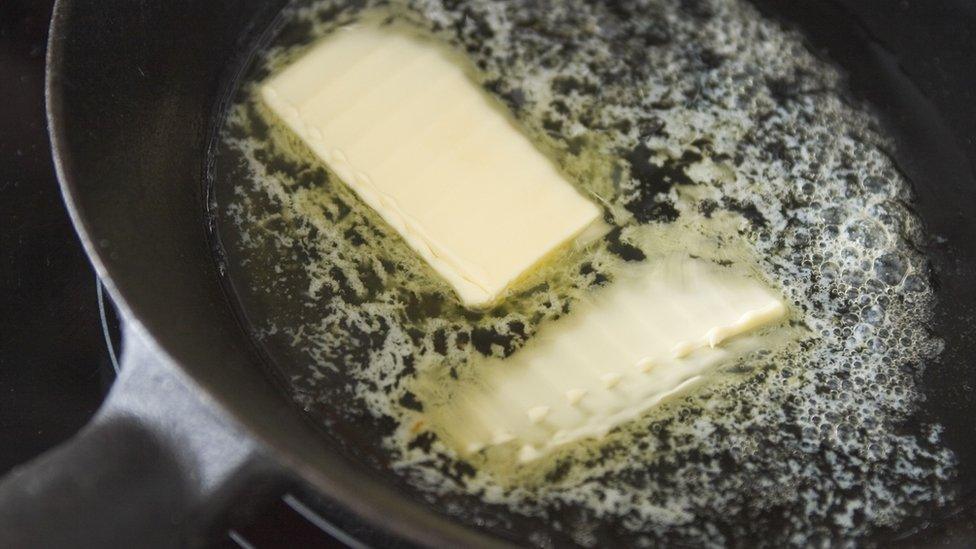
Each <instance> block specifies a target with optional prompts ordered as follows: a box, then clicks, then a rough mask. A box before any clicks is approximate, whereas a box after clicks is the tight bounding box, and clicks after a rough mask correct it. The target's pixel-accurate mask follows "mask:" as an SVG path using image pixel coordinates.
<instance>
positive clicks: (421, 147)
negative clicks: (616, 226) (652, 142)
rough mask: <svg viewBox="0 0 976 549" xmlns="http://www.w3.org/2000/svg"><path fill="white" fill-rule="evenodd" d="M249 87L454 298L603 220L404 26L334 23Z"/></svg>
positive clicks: (455, 66) (454, 66) (503, 280)
mask: <svg viewBox="0 0 976 549" xmlns="http://www.w3.org/2000/svg"><path fill="white" fill-rule="evenodd" d="M261 96H262V98H263V100H264V101H265V103H266V104H267V105H268V107H269V108H270V109H271V110H272V111H273V112H274V113H275V114H276V115H277V116H278V117H280V118H281V120H283V121H284V122H285V124H287V125H288V127H289V128H291V129H292V130H293V131H294V132H295V133H296V134H297V135H298V136H299V137H301V139H302V140H303V141H304V142H305V143H306V144H307V145H308V147H309V148H310V149H311V150H312V151H313V152H314V153H315V154H316V155H317V156H318V157H319V158H321V159H322V160H323V161H324V162H325V163H326V164H327V165H328V166H329V168H330V169H331V170H332V171H333V172H334V173H336V174H337V175H338V176H339V177H340V178H341V179H342V180H343V182H345V184H347V185H348V186H349V187H351V188H352V189H353V190H354V191H355V192H356V194H357V195H359V196H360V197H361V198H362V200H363V201H364V202H366V203H367V204H368V205H369V206H371V207H372V208H373V209H374V210H376V212H378V213H379V215H380V216H381V217H382V218H383V219H384V220H385V221H386V222H387V223H389V224H390V225H391V226H392V227H393V228H394V229H395V230H396V231H397V232H398V233H399V234H400V236H402V237H403V239H404V240H405V241H406V242H407V243H408V244H409V245H410V246H411V247H412V248H413V249H414V250H415V251H416V252H417V253H418V254H420V256H421V257H423V258H424V259H425V260H426V261H427V262H428V263H429V264H430V265H431V266H432V267H433V268H434V269H435V270H436V271H437V272H438V273H439V274H440V275H441V276H442V277H444V279H446V280H447V281H448V282H449V283H450V285H451V286H452V287H453V288H454V289H455V291H456V292H457V295H458V296H459V297H460V299H461V302H462V303H463V304H465V305H466V306H469V307H484V306H486V305H490V304H491V303H493V302H495V301H496V300H497V299H498V298H499V297H500V296H501V295H502V294H503V293H504V292H505V290H506V289H508V288H509V287H510V286H511V285H512V283H513V282H515V281H516V280H517V279H519V278H520V277H522V276H523V275H524V274H525V273H526V272H527V271H529V270H530V269H531V268H532V267H533V266H535V265H536V264H538V263H539V262H540V261H541V260H542V259H543V258H544V257H546V256H547V255H549V254H550V253H552V252H553V251H554V250H556V249H558V248H560V247H561V246H563V245H564V244H566V243H567V242H570V241H572V240H574V239H575V238H577V237H578V236H580V235H581V234H586V235H590V236H592V235H593V234H594V231H593V227H597V226H599V225H602V223H601V222H600V221H599V220H600V215H601V212H600V210H599V208H598V207H597V206H596V205H595V204H594V203H593V202H591V201H590V200H588V199H586V198H584V197H583V196H582V195H581V194H580V193H579V192H578V191H577V190H576V189H575V188H574V187H573V186H572V185H571V184H570V183H568V182H567V181H566V179H565V178H564V177H563V176H562V174H560V173H559V171H558V170H557V169H556V167H555V165H554V164H553V163H552V161H551V160H549V159H548V158H546V156H545V155H543V154H542V153H541V152H540V151H539V150H538V149H537V148H536V147H535V146H534V145H533V144H532V142H531V141H530V140H529V139H528V138H527V137H526V136H525V135H524V134H523V133H522V132H521V131H519V129H518V128H517V127H516V126H515V125H514V124H513V122H512V120H511V118H510V117H509V116H508V115H507V114H506V113H505V112H504V111H503V110H502V109H500V108H499V106H498V105H496V104H494V102H493V101H492V100H491V99H490V98H489V97H488V96H487V95H486V94H485V93H484V92H482V91H481V90H480V89H479V88H478V86H477V85H476V84H475V83H474V82H473V81H472V79H471V78H470V77H469V76H468V74H467V73H466V72H465V68H464V67H463V65H462V64H461V63H459V62H458V59H456V58H455V57H454V56H453V55H452V54H451V53H450V51H449V50H447V49H446V48H445V47H443V46H440V45H437V44H435V43H433V42H431V41H427V40H425V39H422V38H420V37H418V36H415V35H412V34H409V33H408V32H405V31H403V30H398V29H396V28H392V27H381V26H372V25H360V26H353V27H348V28H344V29H341V30H339V31H337V32H336V33H334V34H333V35H332V36H329V37H327V38H325V39H324V40H322V42H320V43H319V44H317V45H315V46H313V47H312V48H311V50H310V51H309V52H307V53H306V54H305V55H304V56H302V57H301V58H300V59H298V60H297V61H296V62H294V63H293V64H291V65H290V66H288V67H286V68H285V69H284V70H282V71H281V72H279V73H278V74H276V75H274V76H272V77H271V78H270V79H269V80H267V81H266V82H264V83H263V85H262V86H261ZM588 228H589V229H590V230H587V229H588ZM596 234H599V231H596Z"/></svg>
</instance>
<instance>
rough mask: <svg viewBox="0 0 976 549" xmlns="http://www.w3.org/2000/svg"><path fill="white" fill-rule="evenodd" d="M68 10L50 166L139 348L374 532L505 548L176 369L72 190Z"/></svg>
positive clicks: (68, 2) (55, 24)
mask: <svg viewBox="0 0 976 549" xmlns="http://www.w3.org/2000/svg"><path fill="white" fill-rule="evenodd" d="M73 6H74V2H73V0H56V1H55V3H54V7H53V11H52V15H51V21H50V24H49V28H48V38H47V53H46V57H45V69H44V100H45V117H46V122H47V130H48V137H49V141H50V147H51V157H52V164H53V165H54V169H55V174H56V176H57V180H58V186H59V187H60V192H61V196H62V199H63V201H64V205H65V208H66V210H67V211H68V215H69V217H70V219H71V223H72V226H73V228H74V230H75V233H76V234H77V235H78V238H79V240H80V241H81V244H82V246H83V248H84V250H85V255H86V256H87V257H88V259H89V261H90V262H91V264H92V267H93V268H94V269H95V272H96V274H97V275H98V277H99V279H100V280H101V281H102V283H103V284H104V285H105V289H106V290H107V291H108V293H109V295H110V296H111V298H112V301H113V302H114V303H115V305H116V306H117V307H118V308H119V309H120V312H121V314H122V316H123V317H124V318H125V321H126V324H128V325H131V326H132V327H133V328H135V329H136V330H137V331H138V332H139V333H140V335H141V336H143V340H144V342H145V344H146V345H147V346H148V347H149V348H150V350H151V351H152V352H153V353H156V354H158V355H159V356H161V357H162V359H164V360H166V361H168V362H170V363H172V364H174V365H175V367H176V368H177V369H178V371H179V372H180V373H181V374H182V375H183V376H185V379H186V380H187V382H188V383H189V384H190V385H191V386H193V387H194V388H196V389H198V391H197V395H199V398H201V399H202V400H204V403H205V404H207V405H209V406H211V407H213V408H215V409H218V410H220V411H221V412H222V413H224V414H226V415H227V416H228V417H229V418H230V419H231V420H232V421H233V422H235V423H237V424H238V425H240V426H241V428H242V430H243V431H245V432H247V433H248V435H249V436H251V437H253V438H254V440H255V441H257V442H258V443H259V444H260V445H261V446H262V447H263V448H264V449H265V450H266V451H267V454H268V455H269V459H272V460H274V461H275V462H278V463H280V464H282V465H283V466H284V467H285V468H286V469H288V470H290V471H292V472H294V473H296V474H297V475H298V476H299V477H300V478H302V479H303V480H305V481H306V482H308V483H309V484H310V485H311V486H312V487H314V488H315V489H316V490H318V491H320V492H321V493H323V494H325V495H327V496H328V497H330V498H332V499H334V500H336V501H337V502H338V503H339V504H340V505H342V506H343V507H345V508H347V509H350V510H351V511H353V512H354V513H355V514H357V515H359V516H361V517H362V518H364V519H365V520H367V521H368V522H370V523H371V524H373V525H375V526H376V527H378V528H380V529H383V530H386V531H389V532H392V533H395V534H398V535H401V536H404V537H405V538H407V539H409V540H411V541H413V542H416V543H419V544H422V545H436V546H467V547H507V546H510V544H508V543H506V542H504V541H503V540H501V539H500V538H497V537H494V536H491V534H490V533H488V532H483V531H477V530H475V529H473V528H470V527H468V526H466V525H463V524H461V523H459V522H457V521H454V520H452V519H450V518H449V517H448V516H446V515H443V514H441V513H438V512H437V511H435V510H433V509H431V508H429V507H428V506H426V505H422V503H421V502H418V501H415V500H414V499H412V498H409V497H407V496H406V495H405V494H403V493H402V492H401V491H399V490H398V489H397V488H396V487H395V486H391V485H389V484H388V483H385V482H380V481H377V480H375V479H374V478H372V477H370V476H369V475H367V474H365V473H364V471H363V470H360V469H357V468H356V467H354V464H352V463H349V461H350V460H349V459H348V458H346V457H345V456H342V455H340V454H338V453H332V454H330V455H328V456H324V459H326V461H328V462H330V463H329V465H330V467H329V468H328V471H326V470H324V468H322V467H319V466H318V465H315V464H313V463H310V462H308V461H307V460H305V459H303V458H302V457H301V456H299V455H297V453H295V452H292V451H289V449H288V448H286V447H284V445H283V444H282V441H281V440H276V439H275V436H274V433H269V432H265V431H264V430H262V429H261V428H260V427H258V426H255V425H253V424H252V422H250V421H249V420H248V418H247V416H246V413H245V411H244V410H243V409H242V406H239V405H236V404H235V403H234V402H233V401H232V400H231V399H228V398H225V396H224V395H222V393H221V392H220V388H219V387H212V386H210V384H208V383H207V382H205V381H203V380H201V379H199V378H198V377H197V376H195V375H194V373H193V371H192V370H190V369H188V368H187V367H186V366H185V365H184V364H183V363H182V362H181V361H179V360H176V359H175V358H174V355H173V353H172V352H170V350H168V349H167V345H166V342H164V341H161V340H160V339H159V338H157V337H156V335H155V334H154V333H152V331H151V330H149V329H148V327H147V326H146V324H145V322H143V320H142V319H143V317H144V315H148V314H150V313H149V312H146V311H143V310H142V309H141V308H140V307H139V306H138V305H137V304H135V303H133V302H132V301H131V300H130V299H129V298H128V297H127V296H126V294H125V292H124V291H123V290H122V289H121V288H120V287H119V285H118V284H117V283H116V279H115V277H114V276H113V273H112V269H111V267H110V265H109V263H108V262H107V261H106V258H105V257H104V256H103V253H102V251H101V250H100V249H99V247H98V246H97V245H96V243H95V236H94V231H93V229H92V227H91V225H90V223H89V222H88V217H87V216H86V215H85V212H84V211H83V207H82V206H81V199H80V196H79V193H78V189H77V184H76V182H75V180H74V177H73V175H72V174H73V173H74V170H73V159H72V154H71V151H70V147H69V146H68V144H67V139H66V129H65V127H64V124H63V122H62V121H63V119H64V118H63V116H62V113H63V112H64V109H63V107H64V104H63V96H64V93H65V88H64V86H63V82H62V81H61V78H60V74H59V72H60V71H59V69H58V67H59V66H60V65H61V64H62V63H63V57H64V42H65V40H64V37H65V31H66V28H67V27H69V26H70V11H71V9H72V8H73ZM283 398H284V397H283ZM308 428H309V429H311V428H310V427H308Z"/></svg>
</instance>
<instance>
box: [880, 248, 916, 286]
mask: <svg viewBox="0 0 976 549" xmlns="http://www.w3.org/2000/svg"><path fill="white" fill-rule="evenodd" d="M907 270H908V261H906V260H905V258H904V257H902V256H901V255H900V254H899V253H898V252H888V253H886V254H884V255H882V256H881V257H879V258H878V259H876V260H875V261H874V272H875V274H876V275H877V276H878V279H879V280H880V281H881V282H884V283H885V284H887V285H889V286H894V285H896V284H898V283H899V282H901V280H902V279H903V278H904V277H905V272H906V271H907Z"/></svg>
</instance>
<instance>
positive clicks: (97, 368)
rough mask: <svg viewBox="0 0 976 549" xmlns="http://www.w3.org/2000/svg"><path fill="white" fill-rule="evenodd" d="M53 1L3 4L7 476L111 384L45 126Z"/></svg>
mask: <svg viewBox="0 0 976 549" xmlns="http://www.w3.org/2000/svg"><path fill="white" fill-rule="evenodd" d="M52 3H53V2H51V1H40V0H4V1H3V2H0V473H3V472H6V471H7V470H8V469H9V468H10V467H12V466H14V465H16V464H18V463H21V462H24V461H26V460H28V459H30V458H31V457H33V456H35V455H37V454H38V453H40V452H42V451H43V450H45V449H47V448H50V447H51V446H53V445H55V444H57V443H59V442H61V441H62V440H64V439H66V438H67V437H68V436H70V435H71V434H72V433H74V432H75V431H76V430H77V429H78V428H79V427H81V426H82V425H83V424H84V423H85V422H86V421H88V418H89V417H91V415H92V414H93V413H94V412H95V409H96V408H97V407H98V405H99V403H100V402H101V400H102V397H103V395H104V393H105V391H106V389H107V387H108V384H109V382H110V381H109V379H108V378H107V377H106V374H107V373H108V372H110V371H111V367H110V366H109V364H108V360H109V359H108V355H107V354H106V352H105V345H104V341H103V339H102V330H101V327H100V324H99V316H98V305H97V303H98V302H97V298H96V289H95V274H94V272H93V271H92V269H91V267H90V266H89V264H88V260H87V259H86V258H85V254H84V251H83V250H82V248H81V244H80V243H79V242H78V238H77V236H75V232H74V230H73V229H72V227H71V221H70V220H69V219H68V214H67V212H66V211H65V209H64V205H63V204H62V202H61V192H60V189H59V188H58V184H57V180H56V179H55V177H54V169H53V167H52V165H51V159H50V152H49V149H48V139H47V132H46V128H45V123H44V51H45V47H44V46H45V40H46V38H47V24H48V18H49V16H50V11H51V7H50V4H52Z"/></svg>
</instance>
